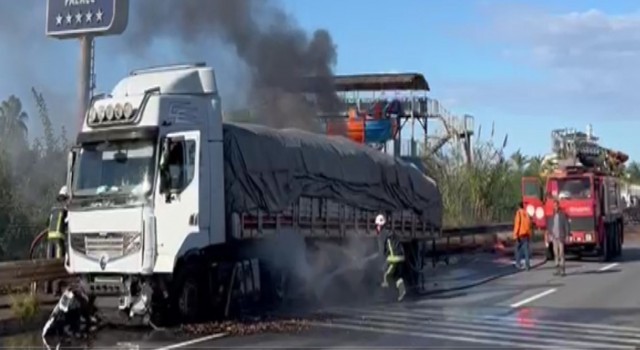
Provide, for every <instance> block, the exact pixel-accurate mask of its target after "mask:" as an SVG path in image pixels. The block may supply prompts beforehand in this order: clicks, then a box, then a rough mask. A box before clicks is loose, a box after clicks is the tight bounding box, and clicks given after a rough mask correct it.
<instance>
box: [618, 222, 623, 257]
mask: <svg viewBox="0 0 640 350" xmlns="http://www.w3.org/2000/svg"><path fill="white" fill-rule="evenodd" d="M623 245H624V223H623V222H619V223H618V246H619V247H620V248H619V251H618V256H621V255H622V246H623Z"/></svg>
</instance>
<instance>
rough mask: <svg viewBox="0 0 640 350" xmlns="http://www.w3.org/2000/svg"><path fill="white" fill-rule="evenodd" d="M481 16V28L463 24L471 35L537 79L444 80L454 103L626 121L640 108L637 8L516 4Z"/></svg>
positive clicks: (639, 21) (510, 111)
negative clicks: (562, 9) (561, 9)
mask: <svg viewBox="0 0 640 350" xmlns="http://www.w3.org/2000/svg"><path fill="white" fill-rule="evenodd" d="M485 10H487V9H485ZM483 14H485V15H486V16H485V18H487V21H486V22H484V23H483V24H482V25H483V27H482V28H470V29H469V33H468V34H469V36H471V37H472V40H476V42H481V43H484V44H487V45H488V46H489V45H491V47H494V46H495V47H496V48H497V49H496V50H497V51H496V52H495V53H496V56H497V57H500V58H501V59H503V60H506V61H509V62H510V63H515V64H517V65H520V66H522V67H523V68H527V69H528V71H530V70H531V69H533V70H534V71H535V72H537V75H539V76H538V78H541V79H524V78H520V77H516V76H514V77H513V79H511V80H510V81H506V82H504V81H501V82H499V83H498V82H494V81H485V82H471V83H468V82H463V81H458V82H449V84H448V85H449V86H448V87H447V88H448V93H447V95H448V96H455V97H456V98H457V99H458V100H459V101H460V104H462V105H464V106H473V105H487V104H489V105H491V106H493V108H494V109H495V110H497V111H498V112H502V113H505V114H512V115H514V114H515V115H540V114H541V113H544V114H546V115H547V116H554V117H560V116H561V117H567V116H573V117H580V118H585V117H586V118H593V119H595V118H607V119H611V118H620V119H629V118H633V117H636V116H637V115H638V114H640V103H638V93H637V92H636V90H637V88H636V87H637V86H640V69H639V68H638V63H639V62H640V12H633V13H627V14H616V15H612V14H608V13H606V12H604V11H601V10H596V9H591V10H587V11H582V12H571V13H564V14H555V13H549V12H546V13H545V12H544V11H541V9H539V8H533V7H522V6H518V7H508V8H507V7H504V8H501V7H491V11H483ZM471 32H473V33H471ZM461 85H464V88H460V86H461Z"/></svg>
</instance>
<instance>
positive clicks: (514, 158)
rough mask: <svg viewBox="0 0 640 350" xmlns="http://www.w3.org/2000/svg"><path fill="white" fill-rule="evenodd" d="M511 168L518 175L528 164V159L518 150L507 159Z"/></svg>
mask: <svg viewBox="0 0 640 350" xmlns="http://www.w3.org/2000/svg"><path fill="white" fill-rule="evenodd" d="M509 160H510V163H511V166H512V167H513V168H514V170H515V171H517V172H519V173H523V172H524V170H525V168H526V167H527V165H528V164H529V157H527V156H525V155H524V154H522V152H521V151H520V150H517V151H516V152H515V153H513V154H512V155H511V157H509Z"/></svg>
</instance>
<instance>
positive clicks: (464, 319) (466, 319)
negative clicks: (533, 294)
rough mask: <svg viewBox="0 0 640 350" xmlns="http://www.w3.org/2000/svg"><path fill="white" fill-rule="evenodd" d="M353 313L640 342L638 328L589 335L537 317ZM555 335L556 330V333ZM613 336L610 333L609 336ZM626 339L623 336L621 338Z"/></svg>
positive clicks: (414, 312)
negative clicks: (523, 320) (526, 323)
mask: <svg viewBox="0 0 640 350" xmlns="http://www.w3.org/2000/svg"><path fill="white" fill-rule="evenodd" d="M351 315H357V316H358V317H361V318H362V319H368V318H379V319H383V318H385V317H387V318H398V317H399V318H400V319H405V320H412V321H429V322H430V324H442V325H448V326H452V327H456V326H457V327H460V328H465V327H467V326H470V327H491V328H492V329H494V330H495V331H496V332H523V331H524V332H533V333H536V334H537V333H539V334H541V335H542V333H554V334H557V333H562V334H563V336H564V337H567V336H579V337H580V338H581V339H584V340H594V341H597V340H602V341H609V342H615V341H618V342H623V343H633V344H639V345H640V334H638V332H637V331H636V332H616V331H611V330H600V329H589V330H588V332H586V333H588V334H587V335H585V328H583V327H567V326H547V325H544V324H540V323H539V322H538V321H539V320H537V319H534V320H532V324H533V325H534V326H533V328H532V329H528V328H523V327H522V325H520V324H518V323H517V320H515V319H514V320H512V319H510V318H502V319H491V318H485V317H484V316H476V317H470V316H460V315H430V314H424V313H421V312H420V310H411V311H408V312H404V311H401V310H385V311H378V310H367V311H364V310H357V311H356V310H354V311H352V312H351ZM552 335H553V334H552ZM608 336H609V337H608ZM621 339H622V340H621Z"/></svg>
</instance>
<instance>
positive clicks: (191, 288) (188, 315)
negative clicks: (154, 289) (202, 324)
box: [172, 265, 208, 323]
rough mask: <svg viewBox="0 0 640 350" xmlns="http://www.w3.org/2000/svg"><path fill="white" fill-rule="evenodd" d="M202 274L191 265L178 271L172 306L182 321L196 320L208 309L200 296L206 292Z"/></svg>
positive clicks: (190, 321)
mask: <svg viewBox="0 0 640 350" xmlns="http://www.w3.org/2000/svg"><path fill="white" fill-rule="evenodd" d="M204 276H206V275H205V274H202V273H200V272H199V269H198V268H197V267H194V266H193V265H190V266H185V267H183V268H182V269H180V272H178V276H177V279H176V284H175V285H174V297H173V298H172V299H173V300H172V301H173V302H172V304H173V305H172V306H173V309H174V310H175V313H176V314H177V315H176V316H177V318H178V319H179V320H180V322H182V323H192V322H197V321H199V320H200V318H201V316H202V314H203V311H205V310H208V305H205V304H204V303H203V298H202V296H204V295H207V294H208V293H207V290H206V289H207V288H206V283H205V281H204V280H205V279H204V278H203V277H204Z"/></svg>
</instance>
